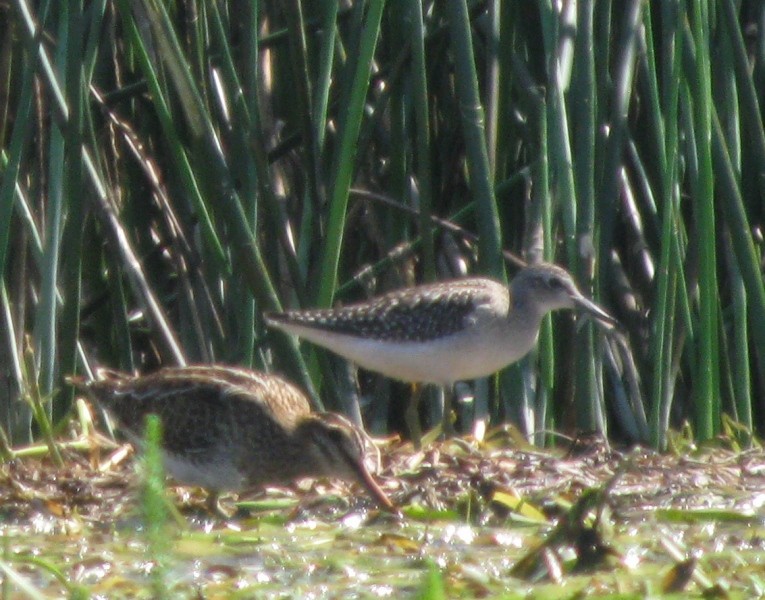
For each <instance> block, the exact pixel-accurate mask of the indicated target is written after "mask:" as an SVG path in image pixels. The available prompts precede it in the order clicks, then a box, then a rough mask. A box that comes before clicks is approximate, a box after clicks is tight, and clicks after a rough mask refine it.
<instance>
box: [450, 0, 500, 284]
mask: <svg viewBox="0 0 765 600" xmlns="http://www.w3.org/2000/svg"><path fill="white" fill-rule="evenodd" d="M445 9H446V14H447V20H448V21H449V33H450V36H451V46H450V47H451V51H452V55H453V56H454V68H455V73H454V78H455V85H456V91H457V100H458V103H459V109H460V123H462V132H463V135H464V136H465V147H466V153H467V164H468V175H469V178H470V182H469V183H470V192H471V194H472V196H473V200H475V202H476V207H477V210H478V214H477V217H478V233H479V235H480V241H479V248H480V256H479V260H480V264H481V268H482V269H483V271H484V272H485V273H487V274H488V275H491V276H493V277H495V278H497V279H499V280H501V281H506V279H507V278H506V275H505V264H504V261H503V260H502V234H501V230H500V223H499V213H498V211H497V203H496V201H495V199H494V186H493V183H492V178H491V169H490V168H489V154H488V152H487V149H486V129H485V117H484V111H483V106H482V105H481V97H480V94H479V91H478V77H477V75H476V70H475V56H474V55H473V39H472V36H471V28H470V14H469V13H468V9H467V3H466V2H465V0H451V1H450V2H447V3H446V5H445Z"/></svg>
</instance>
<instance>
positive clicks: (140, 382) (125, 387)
mask: <svg viewBox="0 0 765 600" xmlns="http://www.w3.org/2000/svg"><path fill="white" fill-rule="evenodd" d="M86 389H87V391H88V392H89V393H90V395H91V396H92V397H94V398H95V399H96V401H98V402H99V403H100V404H101V405H102V406H103V407H104V408H106V409H107V410H108V411H109V412H110V413H111V414H112V415H113V416H114V417H115V418H116V419H117V421H118V422H119V425H120V427H121V428H123V429H125V430H127V432H128V433H129V434H130V435H131V436H132V437H133V438H134V439H135V438H139V439H140V438H142V437H143V432H144V427H145V419H146V416H147V415H149V414H156V415H158V416H159V417H160V420H161V421H162V423H163V430H164V432H163V446H164V447H165V449H166V450H167V451H169V452H174V453H179V454H183V455H185V456H186V457H191V456H192V455H194V454H200V455H207V454H209V452H210V451H211V450H220V449H221V447H222V446H223V447H229V448H232V447H237V442H236V440H235V438H236V436H237V432H239V431H245V430H249V431H253V428H254V430H255V431H260V432H263V433H264V435H268V432H270V431H272V430H280V427H281V428H289V427H290V426H292V425H294V424H295V423H296V422H297V420H298V419H299V418H300V417H301V416H302V415H305V414H307V413H308V412H309V411H310V407H309V405H308V401H307V399H306V398H305V396H304V395H303V394H302V393H301V392H300V390H298V389H297V388H296V387H294V386H293V385H291V384H289V383H288V382H286V381H284V380H282V379H280V378H278V377H275V376H272V375H269V376H268V377H262V376H260V375H259V374H257V373H252V372H248V371H244V370H239V369H233V368H231V369H227V368H221V367H203V366H200V367H186V368H177V369H174V368H169V369H163V370H161V371H158V372H157V373H155V374H152V375H147V376H144V377H140V378H127V377H126V378H123V379H117V378H111V379H109V380H105V381H96V382H92V383H90V384H89V385H88V386H87V388H86ZM245 421H246V422H247V423H246V424H245Z"/></svg>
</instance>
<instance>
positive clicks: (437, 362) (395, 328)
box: [266, 264, 616, 389]
mask: <svg viewBox="0 0 765 600" xmlns="http://www.w3.org/2000/svg"><path fill="white" fill-rule="evenodd" d="M557 309H580V310H583V311H585V312H587V313H589V314H591V315H592V316H594V317H595V318H596V319H598V320H600V321H602V322H604V323H606V324H610V325H615V324H616V321H615V319H613V317H611V316H610V315H609V314H608V313H606V312H605V311H604V310H603V309H601V308H600V307H598V306H597V305H596V304H594V303H593V302H591V301H590V300H588V299H587V298H585V297H584V296H583V295H582V294H581V292H579V290H578V289H577V287H576V284H575V283H574V281H573V279H572V278H571V275H569V274H568V273H567V272H566V271H565V270H564V269H562V268H560V267H558V266H556V265H552V264H537V265H533V266H528V267H526V268H524V269H522V270H521V271H520V272H519V273H518V274H517V275H516V276H515V278H514V279H513V281H512V282H511V283H510V286H509V287H508V286H506V285H504V284H502V283H500V282H498V281H495V280H493V279H488V278H485V277H473V278H467V279H455V280H451V281H443V282H439V283H432V284H425V285H420V286H416V287H412V288H405V289H402V290H397V291H393V292H389V293H387V294H384V295H382V296H379V297H377V298H372V299H370V300H367V301H365V302H360V303H358V304H351V305H348V306H344V307H340V308H331V309H316V310H291V311H287V312H282V313H269V314H267V315H266V321H267V323H268V324H269V325H270V326H271V327H275V328H277V329H280V330H282V331H284V332H286V333H290V334H292V335H297V336H300V337H303V338H305V339H307V340H310V341H312V342H313V343H315V344H318V345H320V346H324V347H325V348H328V349H330V350H332V351H333V352H335V353H337V354H339V355H341V356H343V357H345V358H347V359H349V360H351V361H353V362H355V363H356V364H358V365H359V366H361V367H364V368H366V369H369V370H371V371H377V372H379V373H382V374H383V375H387V376H388V377H392V378H394V379H399V380H402V381H409V382H413V383H417V382H420V383H433V384H436V385H439V386H442V387H444V388H449V389H450V388H451V386H453V384H454V383H455V382H457V381H461V380H465V379H475V378H478V377H483V376H486V375H490V374H491V373H494V372H496V371H498V370H499V369H501V368H503V367H505V366H507V365H509V364H511V363H514V362H516V361H517V360H519V359H521V358H522V357H523V356H525V355H526V354H527V353H528V352H529V351H530V350H531V349H532V348H533V347H534V345H535V344H536V341H537V337H538V335H539V329H540V326H541V322H542V318H543V317H544V316H545V315H546V314H547V313H548V312H550V311H553V310H557Z"/></svg>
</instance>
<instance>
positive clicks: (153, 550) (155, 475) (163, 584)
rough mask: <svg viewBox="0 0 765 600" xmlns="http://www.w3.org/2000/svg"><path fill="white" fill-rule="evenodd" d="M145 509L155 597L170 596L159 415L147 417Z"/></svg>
mask: <svg viewBox="0 0 765 600" xmlns="http://www.w3.org/2000/svg"><path fill="white" fill-rule="evenodd" d="M142 467H143V473H142V475H143V481H142V489H141V512H142V513H143V520H144V527H145V528H146V545H147V550H148V555H149V559H150V560H151V561H152V563H153V564H152V568H151V587H152V593H153V595H154V597H155V598H169V597H170V596H169V592H170V590H169V588H168V585H167V558H168V549H169V543H168V521H169V519H168V510H167V498H166V496H165V468H164V465H163V464H162V423H161V421H160V420H159V417H158V416H157V415H149V416H148V417H147V418H146V433H145V435H144V447H143V457H142Z"/></svg>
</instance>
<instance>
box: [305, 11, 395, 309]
mask: <svg viewBox="0 0 765 600" xmlns="http://www.w3.org/2000/svg"><path fill="white" fill-rule="evenodd" d="M384 6H385V2H384V0H370V2H369V8H368V10H367V15H366V22H365V24H364V27H363V29H362V32H361V36H360V42H359V49H358V58H357V59H356V68H355V70H354V74H353V81H352V83H351V90H350V97H349V100H348V112H347V114H346V118H345V121H344V122H343V130H342V132H341V133H340V143H339V147H338V150H337V154H336V156H335V160H334V165H333V180H332V190H331V192H330V194H329V222H328V224H327V235H326V238H325V246H324V252H323V255H322V260H321V269H320V272H319V294H318V297H317V299H316V304H317V305H318V306H322V307H329V306H331V305H332V298H333V297H334V293H335V288H336V287H337V269H338V264H339V261H340V249H341V248H342V245H343V229H344V228H345V213H346V209H347V207H348V192H349V190H350V187H351V179H352V177H353V173H354V170H355V168H356V152H355V144H356V141H357V139H358V136H359V130H360V128H361V119H362V117H363V115H364V105H365V103H366V95H367V89H368V88H369V73H370V71H371V68H372V60H373V59H374V53H375V48H376V46H377V39H378V37H379V33H380V21H381V19H382V12H383V7H384Z"/></svg>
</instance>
